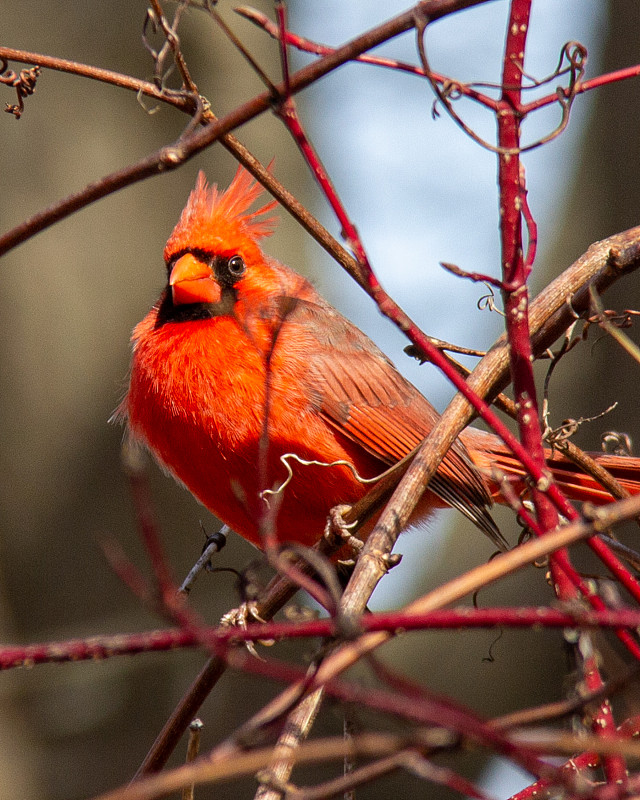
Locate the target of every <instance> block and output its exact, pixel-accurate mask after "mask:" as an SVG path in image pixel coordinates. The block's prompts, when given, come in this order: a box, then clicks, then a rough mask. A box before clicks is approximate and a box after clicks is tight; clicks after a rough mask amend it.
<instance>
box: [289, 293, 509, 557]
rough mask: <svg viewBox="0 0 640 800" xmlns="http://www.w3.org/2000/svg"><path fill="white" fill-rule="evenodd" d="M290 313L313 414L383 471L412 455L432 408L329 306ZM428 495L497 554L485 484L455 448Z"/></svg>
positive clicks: (431, 421) (433, 417)
mask: <svg viewBox="0 0 640 800" xmlns="http://www.w3.org/2000/svg"><path fill="white" fill-rule="evenodd" d="M293 313H294V315H295V321H296V323H299V324H302V325H303V326H304V327H305V328H306V330H307V331H310V332H312V334H313V337H314V339H315V347H313V348H310V349H309V352H310V357H309V362H308V371H307V380H308V388H309V390H310V392H309V394H310V396H311V397H312V398H313V401H312V402H313V403H314V406H315V408H316V410H317V412H318V413H319V414H320V415H321V416H322V417H323V418H324V419H325V420H326V421H327V422H328V423H329V424H330V425H332V426H333V427H334V428H336V429H337V430H338V431H340V433H342V434H343V435H345V436H347V437H348V438H349V439H351V441H353V442H356V443H357V444H359V445H360V446H361V447H362V448H363V449H364V450H366V451H367V452H368V453H370V454H371V455H373V456H375V457H376V458H379V459H380V460H381V461H382V462H384V463H385V464H394V463H396V462H397V461H400V460H401V459H402V458H404V457H405V456H406V455H408V454H409V453H411V452H412V451H413V450H414V449H415V448H416V447H417V446H418V445H419V444H420V442H421V441H422V440H423V439H424V438H425V437H426V436H427V435H428V434H429V432H430V431H431V430H432V428H433V426H434V425H435V423H436V421H437V419H438V413H437V412H436V410H435V409H434V408H433V406H432V405H431V404H430V403H429V402H428V401H427V400H426V399H425V398H424V397H423V396H422V395H421V394H420V392H419V391H418V390H417V389H416V388H415V387H414V386H413V385H412V384H411V383H409V381H407V380H406V379H405V378H403V377H402V375H400V373H399V372H398V371H397V370H396V368H395V367H394V366H393V364H392V363H391V361H389V359H388V358H387V357H386V356H385V355H384V354H383V353H382V352H381V351H380V350H379V349H378V348H377V347H376V346H375V345H374V344H373V342H371V340H370V339H369V338H368V337H367V336H365V334H364V333H362V331H360V330H359V329H358V328H356V327H355V326H354V325H353V324H352V323H350V322H349V321H348V320H346V319H345V318H344V317H343V316H342V315H341V314H339V313H338V312H337V311H336V310H335V309H334V308H332V307H331V306H329V305H328V304H325V303H324V302H323V301H321V300H320V301H319V302H313V303H310V302H306V301H302V302H298V303H297V305H296V308H295V311H294V312H293ZM429 488H430V489H431V491H432V492H433V493H434V494H436V495H438V496H439V497H440V498H441V499H442V500H444V501H445V502H446V503H448V504H449V505H451V506H454V507H455V508H457V509H459V510H460V511H462V513H463V514H465V516H467V517H469V518H470V519H471V520H472V521H473V522H474V523H475V524H476V525H478V527H480V528H481V530H483V532H484V533H486V534H487V535H488V536H489V537H490V538H491V539H492V540H493V541H494V542H496V544H498V545H499V546H500V548H501V549H504V547H505V546H506V543H505V542H504V539H503V538H502V536H501V534H500V533H499V531H498V530H497V528H496V525H495V523H494V522H493V520H492V519H491V516H490V515H489V513H488V511H487V507H488V506H490V505H491V497H490V495H489V492H488V490H487V487H486V485H485V482H484V480H483V478H482V476H481V474H480V472H479V471H478V469H477V468H476V467H475V465H474V464H473V463H472V461H471V459H470V458H469V456H468V454H467V451H466V449H465V447H464V446H463V444H462V443H461V442H460V441H456V442H455V443H454V445H453V446H452V447H451V449H450V450H449V452H448V453H447V455H446V456H445V457H444V459H443V461H442V463H441V464H440V466H439V467H438V471H437V473H436V475H435V476H434V478H433V479H432V480H431V483H430V484H429Z"/></svg>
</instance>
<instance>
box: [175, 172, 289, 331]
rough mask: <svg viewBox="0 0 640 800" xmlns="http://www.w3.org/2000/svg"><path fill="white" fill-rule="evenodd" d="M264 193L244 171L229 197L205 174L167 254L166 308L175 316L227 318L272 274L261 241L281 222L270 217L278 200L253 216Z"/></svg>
mask: <svg viewBox="0 0 640 800" xmlns="http://www.w3.org/2000/svg"><path fill="white" fill-rule="evenodd" d="M262 191H263V189H262V187H261V186H260V184H258V183H256V182H255V181H254V180H253V178H252V177H251V175H250V174H249V173H248V172H247V171H246V170H245V169H243V168H242V167H239V168H238V171H237V172H236V175H235V177H234V179H233V181H232V182H231V185H230V186H229V188H228V189H227V190H226V191H224V192H219V191H218V187H217V186H216V185H213V186H208V185H207V181H206V178H205V176H204V173H202V172H200V173H199V174H198V179H197V182H196V187H195V189H194V190H193V191H192V192H191V194H190V196H189V200H188V202H187V205H186V207H185V209H184V211H183V212H182V215H181V216H180V220H179V221H178V224H177V225H176V227H175V228H174V230H173V233H172V234H171V236H170V237H169V241H168V242H167V244H166V247H165V250H164V258H165V262H166V265H167V274H168V287H167V292H166V294H165V304H169V305H170V306H171V310H172V315H171V316H173V317H174V318H194V317H198V316H215V315H219V314H226V313H229V311H230V310H231V307H232V305H233V303H234V302H235V299H236V297H237V295H238V294H245V295H246V294H247V293H251V292H252V290H253V291H256V290H258V289H259V284H260V283H261V282H264V280H265V278H266V277H267V274H265V273H268V272H269V269H268V260H267V259H265V256H264V254H263V253H262V251H261V249H260V245H259V241H260V239H262V238H264V237H265V236H268V235H270V234H271V232H272V230H273V227H274V225H275V222H276V220H275V218H273V217H266V218H265V216H264V215H265V214H266V213H268V212H269V211H271V210H272V209H273V208H274V206H275V205H276V203H275V201H274V202H272V203H269V204H267V205H265V206H263V207H262V208H259V209H258V210H257V211H254V212H251V213H249V211H248V209H249V208H250V206H251V205H252V204H253V202H254V201H255V200H256V199H257V198H258V197H259V196H260V195H261V194H262ZM254 284H255V285H254Z"/></svg>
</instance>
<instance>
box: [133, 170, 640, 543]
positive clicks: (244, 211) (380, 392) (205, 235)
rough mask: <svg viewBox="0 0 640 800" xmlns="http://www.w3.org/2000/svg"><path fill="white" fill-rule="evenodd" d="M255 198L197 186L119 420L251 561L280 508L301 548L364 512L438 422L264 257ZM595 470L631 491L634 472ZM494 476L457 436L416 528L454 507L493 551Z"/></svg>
mask: <svg viewBox="0 0 640 800" xmlns="http://www.w3.org/2000/svg"><path fill="white" fill-rule="evenodd" d="M261 193H262V187H261V186H260V185H259V184H256V183H254V181H253V180H252V178H251V176H250V175H249V173H247V172H246V171H245V170H244V169H242V168H239V169H238V171H237V173H236V176H235V178H234V180H233V182H232V183H231V185H230V186H229V188H228V189H227V191H225V192H223V193H220V192H219V191H218V189H217V187H216V186H212V187H208V186H207V183H206V180H205V177H204V175H203V174H202V173H200V174H199V176H198V180H197V183H196V187H195V190H194V191H193V192H192V193H191V195H190V197H189V201H188V203H187V206H186V208H185V209H184V211H183V212H182V216H181V217H180V221H179V222H178V224H177V225H176V227H175V229H174V231H173V233H172V234H171V236H170V237H169V241H168V242H167V245H166V247H165V250H164V258H165V262H166V266H167V287H166V289H165V290H164V291H163V293H162V294H161V296H160V298H159V300H158V302H157V303H156V304H155V306H154V307H153V308H152V309H151V311H150V312H149V313H148V314H147V316H146V317H145V318H144V319H143V320H142V322H141V323H140V324H139V325H138V326H137V327H136V328H135V330H134V332H133V337H132V341H133V360H132V366H131V380H130V385H129V391H128V394H127V396H126V398H125V400H124V402H123V404H122V407H121V413H122V414H123V415H126V417H127V419H128V425H129V429H130V431H131V433H132V435H133V436H134V437H135V438H137V439H140V440H142V441H143V442H144V443H145V444H146V445H147V446H148V448H149V449H150V450H151V452H152V453H153V454H154V455H155V457H156V458H157V460H158V461H159V462H160V463H161V464H162V465H164V466H165V467H166V468H167V469H168V470H169V472H171V473H172V474H173V475H174V476H175V477H176V478H177V479H178V480H179V481H181V482H182V483H183V484H184V485H185V486H186V487H187V488H188V489H189V490H190V491H191V492H192V494H194V495H195V496H196V497H197V498H198V500H200V502H201V503H203V504H204V505H205V506H206V507H207V508H208V509H209V510H210V511H212V512H213V513H214V514H215V516H216V517H218V518H219V519H221V520H222V521H223V522H225V523H226V524H227V525H228V526H229V527H230V528H232V529H233V530H234V531H236V532H237V533H239V534H240V535H241V536H244V538H245V539H248V540H249V541H250V542H252V543H253V544H254V545H256V546H257V547H260V546H261V543H262V542H261V532H260V531H261V520H263V519H264V516H265V510H266V508H267V506H266V503H267V502H268V501H269V500H270V498H271V501H272V502H273V493H276V494H277V495H278V505H277V516H276V518H275V526H276V533H277V538H278V540H279V541H280V542H299V543H303V544H306V545H312V544H314V543H315V542H316V541H317V540H318V539H319V537H320V536H321V535H322V532H323V530H324V527H325V523H326V519H327V515H328V513H329V511H330V509H331V508H333V507H334V506H337V505H339V504H350V503H354V502H356V501H357V500H358V499H359V498H360V497H362V496H363V495H364V494H365V492H366V491H367V489H368V486H369V484H368V483H367V482H364V481H370V480H371V479H372V478H375V477H376V476H379V475H380V474H382V473H383V472H385V470H387V469H388V467H389V466H390V465H393V464H394V463H396V462H397V461H399V460H400V459H402V458H403V457H404V456H406V455H407V454H408V453H410V452H411V451H412V450H413V449H414V448H415V447H416V446H417V445H419V444H420V442H421V441H422V440H423V439H424V438H425V437H426V436H427V435H428V434H429V432H430V431H431V429H432V427H433V425H434V423H435V421H436V420H437V418H438V415H437V412H436V411H435V409H434V408H433V406H431V404H430V403H429V402H428V401H427V400H426V399H425V398H424V397H423V396H422V395H421V394H420V392H419V391H418V390H417V389H416V388H415V387H414V386H413V385H412V384H411V383H409V382H408V381H407V380H405V378H403V377H402V375H400V373H399V372H398V371H397V370H396V369H395V367H394V366H393V364H392V363H391V362H390V361H389V359H387V357H386V356H385V355H384V354H383V353H382V352H381V351H380V350H379V349H378V348H377V347H376V346H375V345H374V344H373V342H371V340H370V339H368V338H367V336H365V334H364V333H362V331H360V330H359V329H358V328H356V327H355V326H354V325H353V324H352V323H351V322H349V321H348V320H347V319H345V318H344V317H343V316H342V315H341V314H339V313H338V312H337V311H336V310H335V309H334V308H333V307H332V306H331V305H329V304H328V303H327V302H326V301H325V300H323V299H322V297H320V295H319V294H318V293H317V292H316V291H315V289H314V288H313V287H312V286H311V284H310V283H309V282H308V281H307V280H305V279H304V278H303V277H301V276H300V275H298V274H297V273H296V272H294V271H293V270H291V269H289V268H288V267H285V266H283V265H282V264H279V263H278V262H277V261H275V260H274V259H272V258H270V257H269V256H267V255H265V254H264V253H263V251H262V250H261V248H260V240H261V239H263V238H264V237H265V236H268V235H269V234H270V233H271V231H272V228H273V226H274V224H275V220H274V219H273V218H271V217H267V218H265V214H267V213H268V212H270V211H271V210H272V209H273V207H274V206H275V203H271V204H269V205H266V206H264V207H263V208H261V209H259V210H258V211H254V212H253V213H249V211H248V210H249V207H250V206H251V205H252V204H253V202H254V201H255V200H256V199H257V198H258V197H259V195H260V194H261ZM599 460H600V461H601V462H602V463H603V465H604V466H606V467H608V468H612V469H613V470H614V471H616V472H619V473H620V477H621V478H622V480H623V483H624V484H625V485H626V486H627V488H629V489H630V490H631V491H634V492H635V491H640V483H638V480H637V479H636V478H634V475H633V473H637V472H638V471H639V470H640V462H638V460H637V459H627V458H623V457H615V456H602V457H600V458H599ZM631 462H637V463H635V464H633V465H632V463H631ZM492 464H496V465H497V466H500V467H501V468H502V469H503V471H505V472H506V473H507V474H511V475H518V476H521V475H522V474H523V472H522V468H521V467H520V466H519V464H518V462H517V461H516V460H515V459H513V458H512V457H511V456H510V454H509V452H508V450H507V449H506V448H505V446H504V445H503V444H502V442H501V441H500V440H499V439H498V438H497V437H496V436H493V435H491V434H486V433H482V432H480V431H476V430H473V429H468V430H466V431H465V432H464V433H463V434H462V435H461V436H460V439H459V440H458V441H457V442H456V443H455V445H454V446H453V447H452V448H451V449H450V451H449V453H448V454H447V456H446V457H445V459H444V461H443V462H442V464H441V465H440V467H439V468H438V472H437V474H436V476H435V477H434V479H433V480H432V481H431V484H430V486H429V489H428V490H427V492H426V493H425V496H424V498H423V500H422V502H421V504H420V505H419V507H418V512H417V514H416V518H425V517H427V516H428V515H429V514H430V513H431V512H432V511H433V510H434V509H435V508H438V507H443V506H446V505H450V506H454V507H455V508H458V509H459V510H460V511H462V512H463V513H464V514H466V516H467V517H469V518H470V519H472V520H473V521H474V522H475V523H476V524H477V525H478V526H479V527H480V528H481V529H482V530H483V531H484V532H485V533H487V534H488V535H489V536H490V537H491V538H492V539H493V541H494V542H495V543H496V544H498V546H500V547H501V548H502V547H504V546H505V543H504V540H503V538H502V536H501V534H500V533H499V531H498V530H497V528H496V527H495V524H494V523H493V521H492V519H491V517H490V515H489V513H488V507H489V506H490V504H491V501H492V499H496V500H499V499H500V496H499V491H498V488H497V486H496V485H495V484H492V483H491V480H490V479H489V477H488V472H489V467H490V466H491V465H492ZM550 465H551V466H552V469H553V472H554V476H555V477H556V479H557V480H559V481H560V482H561V483H562V484H563V486H564V487H565V488H566V490H567V492H568V494H569V495H570V496H573V497H577V498H578V499H589V500H591V501H593V502H600V503H602V502H608V501H609V500H610V499H611V497H610V495H609V494H608V493H607V492H606V491H604V490H603V489H601V488H600V487H599V485H598V484H597V483H596V482H595V481H594V480H593V479H592V478H590V477H587V476H585V475H583V474H581V473H579V471H578V470H577V469H576V468H575V467H573V466H572V465H571V464H570V463H569V462H566V461H564V460H562V459H559V460H557V459H554V460H553V462H551V464H550ZM626 478H628V480H626Z"/></svg>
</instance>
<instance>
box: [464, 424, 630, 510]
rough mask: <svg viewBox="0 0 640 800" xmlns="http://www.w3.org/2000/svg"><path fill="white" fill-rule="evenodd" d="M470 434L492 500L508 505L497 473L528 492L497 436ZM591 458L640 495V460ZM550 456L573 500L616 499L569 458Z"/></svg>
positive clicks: (520, 472) (554, 470)
mask: <svg viewBox="0 0 640 800" xmlns="http://www.w3.org/2000/svg"><path fill="white" fill-rule="evenodd" d="M467 434H471V435H470V436H468V438H467V436H465V439H464V441H465V445H466V446H467V448H468V449H469V452H470V455H471V458H472V460H473V462H474V463H475V465H476V466H477V467H478V469H480V470H481V472H482V474H483V475H484V476H485V478H487V479H488V483H489V490H490V492H491V497H492V499H493V500H494V501H495V502H498V503H499V502H504V499H503V498H501V495H500V485H499V482H498V481H496V479H495V477H492V476H494V475H495V472H496V470H499V471H500V472H502V473H504V474H505V475H507V477H510V478H515V479H516V482H515V487H514V488H515V489H516V491H518V492H520V491H523V490H525V489H526V483H525V476H526V474H527V473H526V470H524V469H523V467H522V464H521V463H520V462H519V461H518V459H517V458H515V456H514V455H513V454H512V453H511V452H510V451H509V450H508V448H507V447H505V445H504V444H503V443H502V442H501V440H500V439H498V437H497V436H494V435H493V434H489V433H485V432H483V431H477V430H468V431H467ZM589 455H590V456H591V457H592V458H593V459H594V460H595V461H596V462H597V463H598V464H599V465H600V466H601V467H604V469H606V470H608V471H609V472H610V473H611V474H612V475H613V477H614V478H615V479H616V480H617V481H618V483H619V484H620V485H621V486H622V487H623V488H624V489H626V490H627V491H628V492H629V494H639V493H640V458H635V457H632V456H614V455H609V454H605V453H589ZM546 456H547V466H548V467H549V469H550V471H551V474H552V475H553V478H554V480H555V481H556V483H557V484H558V485H559V486H560V488H561V489H562V490H563V491H564V492H565V494H566V495H567V497H569V498H570V499H572V500H578V501H581V502H584V501H588V502H590V503H594V504H595V505H604V504H606V503H610V502H611V501H612V500H613V497H612V495H611V493H610V492H609V491H607V489H605V488H604V487H603V486H601V485H600V484H599V483H598V481H597V480H596V479H595V478H593V477H592V476H591V475H587V474H586V473H585V472H583V471H582V469H581V468H580V467H579V466H577V465H576V464H574V463H573V462H572V461H570V460H569V459H568V458H567V457H566V456H563V455H562V454H561V453H559V452H558V451H555V452H553V453H552V451H551V450H548V451H546ZM517 479H521V480H520V481H519V480H517Z"/></svg>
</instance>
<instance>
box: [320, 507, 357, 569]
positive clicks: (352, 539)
mask: <svg viewBox="0 0 640 800" xmlns="http://www.w3.org/2000/svg"><path fill="white" fill-rule="evenodd" d="M350 510H351V506H349V505H339V506H334V507H333V508H332V509H331V511H329V517H328V519H327V524H326V526H325V529H324V535H325V538H326V539H329V540H331V539H332V537H335V536H338V537H339V538H340V539H342V541H343V542H344V543H345V545H348V546H349V547H350V548H351V551H352V553H353V558H351V559H347V560H346V561H345V560H343V559H340V562H339V563H355V560H356V559H357V558H358V556H359V555H360V552H361V551H362V548H363V547H364V542H363V541H362V540H361V539H358V537H357V536H354V535H353V533H351V529H352V528H353V527H355V525H356V524H357V523H356V522H352V523H347V522H345V519H344V517H345V514H347V512H349V511H350Z"/></svg>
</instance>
